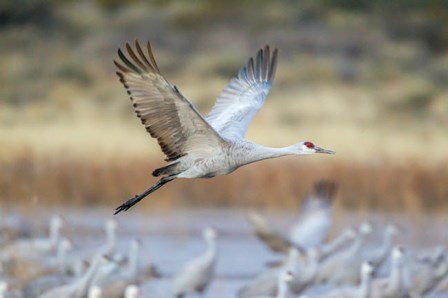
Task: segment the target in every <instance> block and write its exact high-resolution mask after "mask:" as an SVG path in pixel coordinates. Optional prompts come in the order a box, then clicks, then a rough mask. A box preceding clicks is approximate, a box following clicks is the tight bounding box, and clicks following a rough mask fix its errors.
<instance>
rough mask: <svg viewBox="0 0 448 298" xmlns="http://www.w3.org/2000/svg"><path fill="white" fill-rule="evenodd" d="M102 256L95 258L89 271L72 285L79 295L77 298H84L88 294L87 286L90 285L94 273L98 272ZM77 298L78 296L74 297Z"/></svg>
mask: <svg viewBox="0 0 448 298" xmlns="http://www.w3.org/2000/svg"><path fill="white" fill-rule="evenodd" d="M103 258H104V257H103V256H102V255H100V256H97V257H95V259H94V260H93V261H92V263H91V264H90V267H89V269H87V271H86V273H84V275H83V276H82V277H81V278H80V279H78V281H77V282H76V283H75V284H74V286H75V287H76V290H77V291H76V292H77V294H78V295H79V297H84V296H86V295H87V292H88V285H89V284H90V282H91V280H92V279H93V277H94V275H95V273H96V271H97V270H98V267H99V266H100V264H101V263H102V262H103ZM76 297H78V296H76Z"/></svg>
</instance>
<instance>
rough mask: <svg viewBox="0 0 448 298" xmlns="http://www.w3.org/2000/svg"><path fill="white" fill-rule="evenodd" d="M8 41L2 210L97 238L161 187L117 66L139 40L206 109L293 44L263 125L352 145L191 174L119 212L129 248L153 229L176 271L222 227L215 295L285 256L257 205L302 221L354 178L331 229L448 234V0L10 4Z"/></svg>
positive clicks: (259, 134)
mask: <svg viewBox="0 0 448 298" xmlns="http://www.w3.org/2000/svg"><path fill="white" fill-rule="evenodd" d="M0 36H1V38H0V53H1V55H0V68H1V72H0V206H1V209H2V210H0V211H1V212H2V213H3V215H11V214H14V213H17V214H22V215H25V216H26V217H25V219H27V220H28V221H31V222H32V223H33V227H34V229H35V231H34V232H36V233H39V232H40V233H43V231H44V229H45V226H46V218H47V217H48V216H49V215H50V214H52V213H59V214H61V215H63V216H64V217H65V219H67V221H68V222H69V228H66V229H67V230H66V231H65V233H67V234H68V235H71V237H72V238H73V239H74V240H75V242H78V244H79V243H82V245H83V246H86V245H90V246H92V247H97V246H98V243H99V239H102V238H97V236H98V235H99V234H100V233H102V232H100V231H101V229H100V227H101V225H102V222H103V221H104V220H105V219H107V218H109V217H110V216H111V215H112V213H113V210H114V208H115V207H116V206H118V205H119V204H121V203H122V202H124V201H125V200H127V199H128V198H130V197H132V196H134V195H135V194H137V193H140V192H142V191H143V190H145V189H146V188H148V187H149V186H150V185H152V184H153V183H155V181H156V179H155V178H154V177H152V176H151V172H152V171H153V170H154V169H155V168H158V167H160V166H162V165H163V164H164V162H163V158H164V157H163V155H162V153H161V152H160V149H159V147H158V145H157V143H156V141H155V140H154V139H151V138H150V137H149V135H148V134H147V132H146V131H145V129H144V128H143V127H142V125H141V124H140V121H139V120H138V119H137V117H136V116H135V114H134V112H133V110H132V106H131V103H130V101H129V99H128V96H127V94H126V92H125V90H124V88H123V86H122V85H121V84H120V82H119V81H118V78H117V76H116V74H115V71H116V69H115V66H114V65H113V60H114V59H117V49H118V48H120V47H123V46H124V45H125V43H126V42H131V43H133V42H134V40H135V39H139V40H140V41H141V42H143V43H145V42H146V41H147V40H150V41H151V43H152V47H153V51H154V54H155V57H156V59H157V61H158V65H159V68H160V69H161V71H162V73H163V74H164V75H165V77H166V78H167V79H168V80H169V81H170V82H171V83H172V84H175V85H176V86H177V87H178V88H179V90H180V91H181V92H182V93H183V94H184V95H185V96H186V97H187V98H189V99H190V100H191V101H192V102H193V103H194V105H195V106H196V107H197V108H198V109H199V111H201V112H202V113H203V114H207V113H208V111H209V110H210V109H211V107H212V105H213V104H214V101H215V97H216V96H217V94H219V92H220V91H221V90H222V89H223V88H224V86H225V85H226V84H227V83H228V82H229V80H230V79H231V78H232V77H233V76H234V75H236V74H237V72H238V70H239V68H240V67H242V66H243V65H244V64H245V63H246V62H247V60H248V58H249V57H251V56H254V55H255V54H256V52H257V51H258V49H259V48H261V47H263V46H265V45H266V44H269V45H271V47H277V48H278V49H279V65H278V68H277V74H276V77H275V81H274V84H273V88H272V89H271V92H270V94H269V96H268V98H267V100H266V102H265V105H264V107H263V108H262V109H261V110H260V112H259V113H258V114H257V116H256V117H255V119H254V121H253V122H252V124H251V126H250V128H249V131H248V135H247V138H248V139H250V140H253V141H255V142H257V143H260V144H263V145H268V146H272V147H281V146H287V145H290V144H293V143H296V142H298V141H301V140H310V141H312V142H314V143H315V144H317V145H318V146H321V147H324V148H328V149H332V150H335V151H336V152H337V154H336V155H325V156H324V155H315V156H309V157H285V158H281V159H275V160H268V161H263V162H259V163H254V164H251V165H248V166H246V167H243V168H241V169H239V170H237V171H236V172H234V173H232V174H231V175H228V176H224V177H217V178H214V179H204V180H200V179H198V180H180V179H179V180H176V181H175V182H173V183H170V184H169V185H168V186H165V187H163V188H162V189H160V190H158V191H157V192H155V193H153V194H152V195H151V196H150V197H149V198H147V199H145V200H144V201H143V202H141V203H140V204H138V205H137V206H136V207H134V208H133V209H131V210H129V211H128V212H127V213H122V214H120V215H119V216H117V217H114V218H115V219H119V221H120V222H121V230H120V229H119V234H120V242H119V245H120V246H121V248H126V247H127V246H126V245H127V244H128V241H127V240H130V238H131V237H134V236H138V237H141V238H143V239H144V242H145V243H144V244H145V246H146V251H145V253H146V258H149V257H148V252H149V255H150V257H151V259H152V260H154V261H155V263H156V264H157V265H160V267H161V269H162V271H164V273H167V274H168V275H170V274H172V273H173V272H175V271H176V270H177V269H178V268H179V267H180V265H181V264H182V263H184V262H185V261H186V260H187V259H189V258H191V257H192V256H193V255H194V254H197V253H198V252H200V251H201V250H202V247H203V246H202V242H201V240H200V230H201V229H202V228H203V227H205V226H209V225H212V226H214V227H216V228H217V229H218V231H219V232H218V234H219V235H222V238H220V241H221V242H220V246H221V247H224V249H225V253H223V255H222V257H223V258H224V259H225V260H226V262H225V263H224V262H222V260H221V261H220V262H218V263H219V265H218V275H219V274H221V279H220V280H221V283H219V282H218V283H215V284H214V288H213V290H212V293H215V294H214V295H213V297H232V295H234V293H235V291H236V290H235V289H237V288H238V286H240V285H241V281H242V279H240V278H239V277H238V276H240V277H241V274H242V275H243V276H244V275H245V276H246V277H252V276H254V274H255V273H257V272H259V271H260V270H261V268H262V265H263V262H264V261H266V260H268V259H269V258H270V257H271V254H270V253H269V251H268V250H267V249H266V248H264V247H263V246H262V245H260V244H259V243H258V242H257V241H256V239H255V237H254V236H253V234H252V231H251V228H250V226H249V225H248V223H247V221H246V211H247V210H250V209H256V210H259V211H260V212H262V213H263V214H265V215H268V217H269V218H270V220H272V221H273V222H274V223H275V224H276V225H277V227H279V229H281V230H283V231H285V230H286V229H287V227H288V226H290V224H291V223H292V221H293V218H294V217H295V215H296V210H298V208H299V206H300V204H301V201H302V200H303V198H304V196H305V194H306V193H309V192H310V190H311V189H312V186H313V184H314V183H315V182H316V181H319V180H321V179H326V180H330V181H334V182H335V183H336V184H337V185H338V192H337V194H336V198H335V200H334V206H333V222H332V224H331V225H330V236H331V237H334V236H335V235H336V234H337V233H339V231H340V230H341V229H342V227H345V226H349V225H356V226H357V225H358V224H359V223H360V222H361V221H363V220H370V221H373V222H374V223H376V224H377V225H378V226H384V225H385V224H386V223H388V222H395V223H398V224H399V225H400V226H401V229H400V230H401V232H404V235H405V236H403V237H404V239H405V241H404V242H402V243H414V244H416V245H420V246H421V245H435V244H440V243H442V244H443V243H446V240H447V239H446V230H445V228H446V225H447V224H448V219H447V217H446V216H445V215H446V211H447V210H448V203H447V202H448V200H447V199H448V154H447V150H448V132H447V128H448V2H447V1H444V0H427V1H405V0H396V1H386V0H377V1H367V0H366V1H364V0H300V1H291V0H280V1H265V0H261V1H255V0H242V1H241V0H238V1H236V0H230V1H222V0H209V1H207V0H192V1H187V0H165V1H163V0H153V1H143V0H132V1H120V0H81V1H74V0H61V1H57V0H2V1H1V2H0ZM1 212H0V213H1ZM148 215H149V216H148ZM4 218H6V217H4ZM0 222H1V220H0ZM377 237H379V236H377ZM377 239H378V238H377ZM95 240H98V242H96V243H95ZM402 240H403V238H402ZM178 247H183V250H182V251H179V250H178V249H177V248H178ZM248 262H249V263H248ZM226 274H227V275H226ZM222 275H226V276H233V277H232V278H233V279H231V280H230V282H229V279H225V278H222ZM232 281H233V283H232ZM235 281H236V283H235ZM246 281H247V280H246ZM243 282H244V280H243ZM166 284H167V280H166V279H163V280H162V281H161V286H160V289H159V290H158V291H159V294H160V293H166V292H167V290H166ZM447 284H448V282H447ZM229 285H230V286H229ZM216 293H220V295H217V294H216ZM230 293H231V294H230ZM153 297H156V296H153ZM157 297H164V296H163V295H162V294H160V295H159V296H157ZM445 297H446V296H445Z"/></svg>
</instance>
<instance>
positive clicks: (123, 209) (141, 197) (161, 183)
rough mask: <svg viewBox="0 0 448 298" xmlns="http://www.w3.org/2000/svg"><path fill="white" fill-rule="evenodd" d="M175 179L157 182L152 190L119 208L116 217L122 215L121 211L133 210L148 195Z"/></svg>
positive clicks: (116, 209) (171, 177)
mask: <svg viewBox="0 0 448 298" xmlns="http://www.w3.org/2000/svg"><path fill="white" fill-rule="evenodd" d="M175 178H176V177H174V176H167V177H163V178H162V179H160V180H159V181H157V183H156V184H154V185H153V186H151V187H150V188H148V189H147V190H145V192H143V193H142V194H139V195H137V196H135V197H133V198H132V199H129V200H127V201H126V202H125V203H123V204H121V205H120V206H118V207H117V208H115V213H114V215H115V214H118V213H120V212H121V211H127V210H129V208H131V207H132V206H134V205H135V204H137V203H138V202H140V201H141V200H143V199H144V198H145V197H146V196H147V195H149V194H150V193H152V192H154V191H156V190H157V189H159V188H160V187H162V185H164V184H165V183H167V182H169V181H171V180H173V179H175Z"/></svg>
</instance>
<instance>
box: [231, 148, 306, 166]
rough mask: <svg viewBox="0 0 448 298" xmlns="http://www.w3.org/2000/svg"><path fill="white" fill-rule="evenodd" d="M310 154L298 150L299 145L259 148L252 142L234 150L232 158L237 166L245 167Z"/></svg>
mask: <svg viewBox="0 0 448 298" xmlns="http://www.w3.org/2000/svg"><path fill="white" fill-rule="evenodd" d="M306 154H310V153H308V152H304V151H301V150H300V144H295V145H292V146H288V147H282V148H272V147H266V146H261V145H258V144H255V143H252V142H246V143H245V144H244V145H242V146H239V147H237V148H236V150H235V152H234V155H235V156H234V158H235V160H236V161H237V163H238V166H242V165H246V164H249V163H253V162H256V161H259V160H263V159H270V158H276V157H281V156H287V155H306Z"/></svg>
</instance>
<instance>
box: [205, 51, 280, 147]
mask: <svg viewBox="0 0 448 298" xmlns="http://www.w3.org/2000/svg"><path fill="white" fill-rule="evenodd" d="M276 67H277V49H275V50H274V52H273V53H272V56H271V54H270V50H269V46H265V48H264V49H260V50H259V51H258V53H257V57H256V58H255V61H254V58H250V59H249V61H248V62H247V64H246V65H245V66H244V67H243V68H241V69H240V71H239V73H238V76H236V77H235V78H233V79H232V80H231V81H230V83H229V84H228V85H227V86H226V87H225V88H224V90H223V91H222V92H221V94H220V95H219V96H218V97H217V99H216V103H215V105H214V106H213V108H212V110H211V111H210V113H209V114H208V115H207V117H206V120H207V121H208V122H209V123H210V125H211V126H213V128H214V129H215V130H216V131H217V132H219V133H220V134H221V135H222V136H224V137H228V138H230V139H235V138H243V137H244V135H245V134H246V131H247V127H248V126H249V123H250V121H251V120H252V118H253V117H254V116H255V114H256V113H257V111H258V110H259V109H260V108H261V106H262V105H263V103H264V100H265V98H266V96H267V95H268V93H269V89H271V86H272V81H273V80H274V75H275V69H276Z"/></svg>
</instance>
